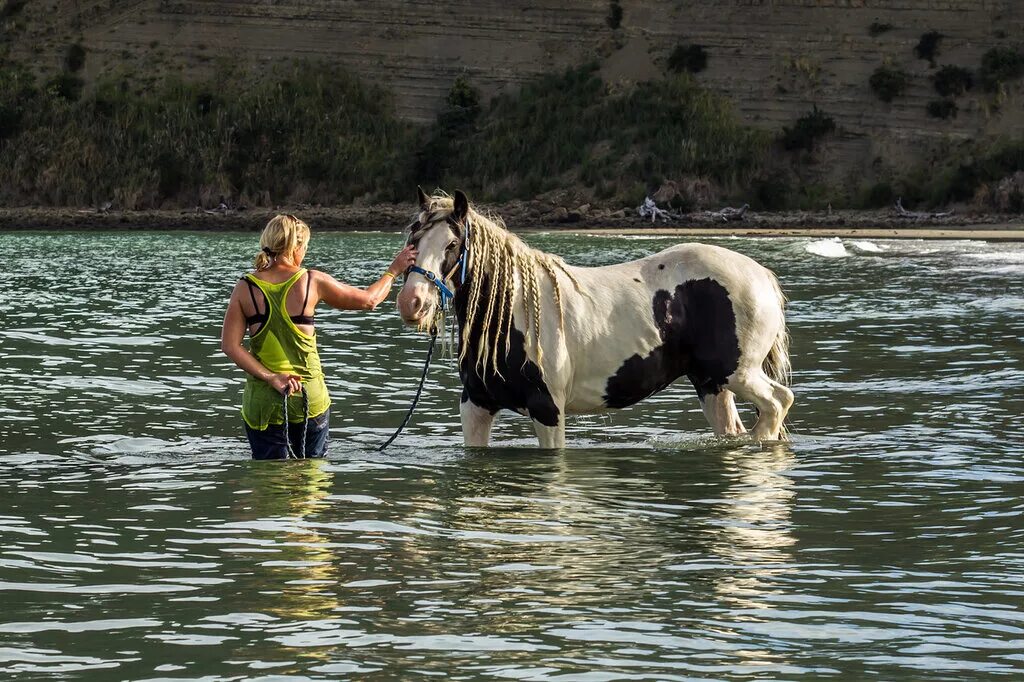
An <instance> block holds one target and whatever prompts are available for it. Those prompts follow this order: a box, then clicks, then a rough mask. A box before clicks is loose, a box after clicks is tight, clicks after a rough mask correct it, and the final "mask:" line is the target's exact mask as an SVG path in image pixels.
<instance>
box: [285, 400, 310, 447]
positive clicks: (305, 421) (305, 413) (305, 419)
mask: <svg viewBox="0 0 1024 682" xmlns="http://www.w3.org/2000/svg"><path fill="white" fill-rule="evenodd" d="M282 407H283V410H282V412H281V414H282V415H284V444H285V447H287V448H288V457H287V459H306V429H307V428H308V427H309V394H308V393H306V387H305V386H303V387H302V439H301V440H300V442H299V452H301V453H302V457H297V456H296V455H295V450H293V449H292V440H291V438H289V437H288V394H287V393H283V394H282Z"/></svg>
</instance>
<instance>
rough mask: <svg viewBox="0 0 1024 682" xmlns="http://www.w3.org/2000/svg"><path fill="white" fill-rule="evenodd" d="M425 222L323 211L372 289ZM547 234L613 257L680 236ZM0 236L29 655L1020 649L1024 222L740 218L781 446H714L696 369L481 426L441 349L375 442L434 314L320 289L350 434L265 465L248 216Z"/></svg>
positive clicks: (15, 514)
mask: <svg viewBox="0 0 1024 682" xmlns="http://www.w3.org/2000/svg"><path fill="white" fill-rule="evenodd" d="M396 239H397V237H395V236H393V235H318V236H317V237H316V238H315V239H314V241H313V243H312V251H311V258H313V259H314V260H315V261H317V262H319V263H320V264H323V267H324V269H327V270H329V271H331V272H334V273H336V274H339V275H340V276H342V277H343V278H347V279H350V280H352V281H356V282H359V281H365V280H366V278H368V277H370V276H371V275H372V274H374V273H376V272H378V271H379V270H380V268H381V267H383V266H384V265H386V263H385V262H384V261H383V260H382V259H381V256H384V257H386V256H387V254H388V253H389V252H392V251H393V250H394V247H396V246H397V242H396ZM532 239H533V240H535V241H536V242H538V243H539V244H542V245H544V246H546V247H548V248H549V249H551V250H553V251H556V252H558V253H562V254H564V255H566V256H567V258H568V259H569V260H570V261H572V262H579V263H591V264H598V263H605V262H610V261H612V260H617V259H624V258H633V257H638V256H641V255H645V254H647V253H650V252H652V251H654V250H657V249H659V248H661V247H662V246H665V245H668V243H670V242H669V240H664V239H618V238H606V237H602V238H581V237H575V236H570V235H562V234H551V235H535V236H533V237H532ZM0 242H3V246H4V248H5V252H6V253H7V254H10V258H11V259H12V262H13V264H14V267H12V268H11V274H10V276H9V286H8V288H7V290H6V291H5V293H4V294H3V296H4V297H5V300H4V302H3V303H4V305H3V306H0V315H3V316H4V317H3V324H2V325H0V357H2V358H3V362H2V363H0V385H2V386H3V387H4V395H5V396H6V398H5V399H4V401H3V402H2V403H0V449H2V451H3V452H2V454H0V460H2V461H3V462H4V463H5V464H7V466H6V467H3V468H2V469H0V493H2V495H3V499H4V504H3V506H2V507H0V593H2V595H3V601H4V604H5V609H4V615H3V617H2V618H0V637H2V643H0V671H2V674H4V675H5V676H9V677H15V676H17V677H19V678H25V679H38V678H41V677H57V676H59V677H62V678H69V679H83V678H95V679H134V680H142V679H211V680H212V679H250V678H267V679H363V678H366V677H371V678H376V677H379V678H380V679H417V678H420V677H426V676H431V675H434V676H438V677H441V676H443V677H450V678H462V679H481V678H483V679H487V678H496V679H524V680H525V679H530V680H555V679H557V680H570V679H587V680H590V679H608V680H617V679H650V680H675V679H732V678H749V677H764V678H770V679H780V678H784V679H792V678H798V677H801V678H813V679H817V678H820V677H835V678H838V679H861V678H864V677H867V676H871V677H876V678H878V679H922V678H929V679H948V680H962V679H968V678H989V677H992V676H994V675H997V674H1003V675H1006V676H1008V677H1012V676H1019V675H1020V673H1021V672H1022V669H1024V656H1022V655H1021V652H1022V651H1024V637H1022V636H1021V633H1022V632H1024V629H1022V628H1024V622H1022V621H1024V616H1022V615H1021V613H1022V610H1021V608H1020V607H1021V605H1022V603H1024V592H1022V590H1021V586H1020V577H1021V575H1024V560H1022V557H1024V526H1022V524H1021V516H1022V514H1024V504H1022V502H1021V499H1024V466H1022V464H1021V461H1020V456H1019V452H1020V449H1021V444H1022V443H1024V434H1022V430H1021V428H1020V426H1019V417H1020V414H1021V413H1022V411H1024V395H1022V394H1021V392H1020V390H1019V387H1020V386H1021V384H1022V380H1024V354H1022V347H1021V338H1022V336H1024V333H1022V332H1024V320H1022V315H1021V312H1024V309H1022V308H1021V306H1020V305H1018V303H1019V302H1020V301H1021V300H1024V284H1022V282H1024V278H1021V277H1020V276H1019V275H1021V274H1024V270H1021V264H1022V263H1024V260H1022V254H1024V249H1021V248H1020V247H1019V246H1015V245H986V244H981V243H974V242H957V243H951V244H940V243H932V242H886V243H884V244H883V243H877V244H876V243H874V242H856V243H854V242H849V243H843V244H840V245H841V246H843V255H838V256H837V255H836V254H838V253H839V249H838V248H835V247H834V246H831V247H830V253H831V255H830V256H825V255H821V254H817V253H815V250H822V249H820V248H817V249H810V250H808V248H807V247H808V245H810V244H811V243H812V242H811V240H799V239H794V240H755V239H743V240H721V243H723V244H726V245H728V246H731V247H733V248H736V249H738V250H741V251H744V252H746V253H750V254H752V255H755V256H757V257H758V258H759V259H760V260H762V261H763V262H765V263H766V264H768V265H770V266H772V267H773V268H775V269H777V270H778V271H779V272H780V274H781V275H782V278H783V281H784V282H786V283H787V291H788V293H789V295H790V297H791V299H792V304H791V308H790V310H791V321H792V327H793V336H794V364H795V366H796V392H797V404H796V406H795V408H794V410H793V413H792V429H793V431H794V432H795V433H796V438H795V440H794V441H793V442H792V443H787V444H775V445H771V446H763V447H762V446H759V445H757V444H752V443H749V442H742V441H729V440H724V441H723V440H719V439H715V438H712V437H709V436H708V435H707V429H706V426H705V424H704V422H703V417H702V415H701V413H700V411H699V408H698V406H697V405H696V402H695V400H694V399H693V398H692V396H691V394H690V392H689V391H687V390H685V387H673V388H672V389H670V390H668V391H666V392H664V393H663V394H660V395H659V396H656V397H655V398H654V399H653V400H651V401H649V402H647V403H644V404H643V405H642V406H640V407H638V408H635V409H632V410H628V411H625V412H621V413H616V414H614V415H611V416H587V417H581V418H576V419H573V420H572V421H571V422H570V424H569V438H570V442H571V443H572V445H573V446H574V447H573V448H572V449H570V450H567V451H564V452H559V453H549V452H541V451H537V450H534V449H531V444H532V442H533V441H532V438H531V434H530V429H529V426H528V424H527V423H526V422H525V420H523V419H520V418H517V417H515V416H507V417H505V418H503V419H501V420H500V421H499V423H498V426H497V427H496V434H495V440H496V442H497V443H499V444H501V445H502V446H504V447H501V448H495V449H493V450H486V451H465V450H463V449H462V448H461V447H458V443H459V434H458V430H457V422H458V416H457V403H456V399H457V392H456V381H455V379H454V373H453V372H452V371H451V369H450V367H447V366H445V365H444V364H443V363H442V364H439V365H438V366H437V367H436V368H435V369H434V370H433V371H432V373H431V379H430V381H429V382H428V387H427V391H426V393H425V397H424V399H423V401H422V402H421V406H420V409H419V410H418V412H417V415H416V418H415V420H414V422H413V424H412V426H411V427H410V428H409V430H408V431H407V432H406V434H405V435H403V437H402V438H401V439H399V441H398V443H397V445H396V447H395V449H394V450H389V451H388V452H387V453H385V454H381V453H377V452H376V451H375V450H374V449H373V447H374V446H375V445H376V444H378V443H379V442H381V441H382V440H383V439H384V438H385V437H386V436H387V435H388V434H389V433H390V430H391V429H392V428H393V427H394V426H395V425H396V424H397V423H398V422H399V421H400V419H401V417H402V415H403V413H404V410H405V408H406V407H407V405H408V400H409V399H410V398H411V395H412V392H413V390H414V383H415V381H414V380H415V378H416V375H417V374H418V370H419V366H420V363H421V361H422V353H423V350H424V346H423V339H422V338H420V337H417V336H415V335H413V334H411V333H410V332H407V331H404V330H403V331H400V330H399V328H398V326H397V321H396V318H395V315H394V312H393V311H391V310H387V309H385V310H383V311H378V312H376V313H347V314H346V313H325V314H323V315H322V316H320V317H319V318H318V325H319V331H318V334H320V340H321V344H322V346H323V357H324V362H325V365H326V366H327V368H328V372H329V381H330V388H331V391H332V394H333V396H334V400H335V408H334V410H333V412H334V414H335V415H336V417H335V419H334V421H333V423H332V433H331V435H332V440H333V444H332V451H331V452H332V454H331V458H330V459H329V460H327V461H310V462H296V463H289V464H284V463H279V462H252V461H249V460H248V458H247V457H248V453H247V450H246V446H245V443H244V441H243V438H242V433H241V430H240V424H239V421H238V407H237V405H238V400H239V397H240V390H241V381H240V376H239V373H238V372H237V371H236V370H234V369H233V368H232V367H230V366H229V364H228V363H227V362H226V361H225V360H224V359H223V358H222V357H221V356H220V354H219V352H218V348H217V347H218V340H217V332H218V328H219V321H220V314H221V308H220V306H222V305H223V301H224V299H225V298H226V296H227V292H228V289H229V287H230V286H231V282H232V281H233V278H234V277H235V276H237V273H238V271H239V270H241V269H242V268H243V267H244V266H245V263H246V260H247V256H248V255H249V254H248V251H249V250H250V247H251V235H248V236H233V235H174V236H165V235H153V234H149V235H0ZM43 260H45V261H46V263H47V264H48V267H47V268H42V267H40V263H41V262H43ZM197 263H198V264H201V266H202V269H203V275H202V276H201V277H200V276H197V275H196V274H195V272H196V269H197V268H196V266H197ZM1008 269H1009V270H1008ZM65 292H66V293H65ZM321 320H322V322H321ZM745 416H746V418H747V419H748V420H751V419H752V418H753V415H752V414H750V413H749V411H748V412H746V413H745Z"/></svg>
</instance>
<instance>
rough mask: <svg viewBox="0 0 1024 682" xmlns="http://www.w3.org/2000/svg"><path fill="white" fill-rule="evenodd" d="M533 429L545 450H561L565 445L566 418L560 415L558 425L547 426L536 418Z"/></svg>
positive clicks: (538, 441) (539, 443)
mask: <svg viewBox="0 0 1024 682" xmlns="http://www.w3.org/2000/svg"><path fill="white" fill-rule="evenodd" d="M533 430H534V431H535V432H536V433H537V443H538V445H539V446H540V447H541V449H543V450H560V449H562V448H564V447H565V419H564V418H563V417H559V419H558V425H557V426H546V425H544V424H541V423H540V422H539V421H536V420H534V422H533Z"/></svg>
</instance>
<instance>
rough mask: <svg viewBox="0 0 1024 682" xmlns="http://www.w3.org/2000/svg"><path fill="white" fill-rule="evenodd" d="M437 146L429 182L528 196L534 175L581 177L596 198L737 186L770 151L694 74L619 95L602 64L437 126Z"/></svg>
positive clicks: (555, 180) (426, 155)
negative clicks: (713, 184) (666, 186)
mask: <svg viewBox="0 0 1024 682" xmlns="http://www.w3.org/2000/svg"><path fill="white" fill-rule="evenodd" d="M430 139H431V141H432V142H431V144H430V145H429V147H430V148H429V150H421V153H420V159H421V163H419V164H418V166H419V168H420V172H423V170H424V169H425V166H427V165H429V166H430V168H428V170H431V171H433V172H434V173H435V174H434V175H431V176H429V177H424V178H423V180H424V181H428V182H434V183H436V184H439V185H441V186H456V185H473V186H476V187H479V188H481V192H482V195H483V197H484V198H487V197H489V196H490V194H489V193H491V192H497V188H510V189H508V191H509V192H510V193H511V194H512V195H514V196H517V197H528V196H530V195H529V192H527V191H526V190H525V189H524V186H523V182H524V179H525V178H529V177H536V178H543V179H544V182H545V183H548V184H549V185H551V186H552V187H554V186H560V185H563V184H566V183H569V182H572V181H573V179H575V180H576V181H578V182H579V183H581V184H583V185H584V186H586V187H588V188H590V189H591V190H593V191H597V190H598V189H599V188H601V187H602V186H603V185H605V184H606V183H609V182H613V181H616V182H620V186H624V185H625V184H627V183H629V182H647V181H649V180H650V179H652V178H656V177H662V178H665V177H668V178H675V177H682V176H684V175H695V176H702V177H709V178H713V179H715V180H716V181H718V182H719V183H720V184H729V183H731V182H733V181H742V179H743V178H745V177H746V176H747V174H748V173H750V172H753V171H754V170H756V168H757V166H758V165H759V163H760V162H761V159H762V158H763V156H764V154H765V153H766V151H767V148H768V137H767V135H766V134H765V133H763V132H760V131H757V130H754V129H752V128H748V127H746V126H744V125H742V124H740V123H739V121H738V120H737V118H736V116H735V115H734V114H733V112H732V109H731V107H730V106H729V104H728V103H727V102H726V101H725V100H724V99H723V98H721V97H719V96H717V95H714V94H712V93H710V92H708V91H706V90H704V89H702V88H700V87H699V86H698V85H697V84H696V83H695V82H694V81H693V79H692V78H691V77H690V76H688V75H686V74H681V75H678V76H670V77H668V78H666V79H665V80H664V81H660V82H655V83H640V84H636V85H634V86H631V87H630V88H628V89H627V90H625V91H624V92H621V93H618V94H612V93H610V92H609V91H608V88H607V87H606V86H605V83H604V82H603V81H602V80H601V77H600V74H599V72H598V69H597V65H588V66H584V67H580V68H577V69H570V70H569V71H566V72H565V73H563V74H559V75H547V76H541V77H540V78H538V79H536V80H534V81H531V82H528V83H525V84H524V85H523V86H522V87H521V88H520V90H519V92H518V93H507V94H504V95H500V96H498V97H496V98H495V99H494V100H492V101H491V104H490V106H489V107H487V110H486V111H483V112H481V114H480V116H479V118H478V119H477V120H476V121H474V123H473V124H472V125H471V126H469V127H467V128H466V129H465V130H464V131H462V132H461V133H459V134H457V135H450V134H444V132H443V121H442V120H440V119H439V121H438V122H437V123H436V124H435V126H434V129H433V132H432V133H431V135H430ZM424 159H433V160H437V159H443V162H434V163H432V164H424V163H422V161H423V160H424ZM626 159H631V161H626Z"/></svg>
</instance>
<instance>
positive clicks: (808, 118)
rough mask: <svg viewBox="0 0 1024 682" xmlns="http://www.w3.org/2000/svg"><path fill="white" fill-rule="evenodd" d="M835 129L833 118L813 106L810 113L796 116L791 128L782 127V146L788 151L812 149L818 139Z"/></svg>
mask: <svg viewBox="0 0 1024 682" xmlns="http://www.w3.org/2000/svg"><path fill="white" fill-rule="evenodd" d="M835 129H836V122H835V120H833V118H832V117H831V116H829V115H828V114H826V113H825V112H823V111H821V110H820V109H818V107H814V109H813V110H812V111H811V113H809V114H805V115H803V116H801V117H800V118H798V119H797V121H796V123H795V124H794V125H793V127H792V128H783V129H782V137H781V142H782V146H783V148H785V149H787V150H789V151H795V150H806V151H812V150H813V149H814V145H815V143H817V141H818V140H819V139H821V138H822V137H824V136H826V135H828V134H829V133H831V132H834V131H835Z"/></svg>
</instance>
